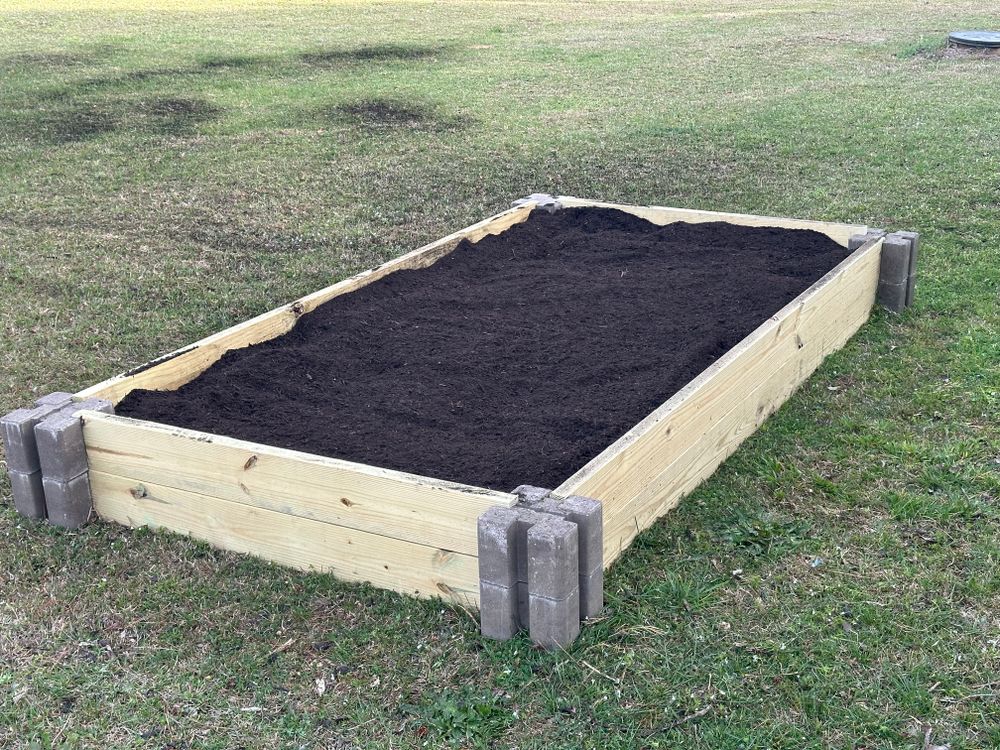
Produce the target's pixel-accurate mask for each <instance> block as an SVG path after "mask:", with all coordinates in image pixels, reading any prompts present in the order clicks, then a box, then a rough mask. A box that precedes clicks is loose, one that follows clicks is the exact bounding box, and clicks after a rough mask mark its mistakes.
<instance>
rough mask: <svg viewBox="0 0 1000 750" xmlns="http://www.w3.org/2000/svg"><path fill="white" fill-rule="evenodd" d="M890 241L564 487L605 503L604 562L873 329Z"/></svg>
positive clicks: (865, 250)
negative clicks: (835, 355)
mask: <svg viewBox="0 0 1000 750" xmlns="http://www.w3.org/2000/svg"><path fill="white" fill-rule="evenodd" d="M881 247H882V241H881V240H874V241H872V242H869V243H868V244H866V245H865V246H863V247H861V248H859V249H858V250H857V251H856V252H854V253H852V254H851V256H849V257H848V258H847V259H845V260H844V261H843V262H842V263H840V264H839V265H838V266H837V267H836V268H835V269H833V270H832V271H831V272H830V273H828V274H827V275H825V276H824V277H823V278H822V279H820V280H819V281H818V282H816V283H815V284H814V285H813V286H811V287H810V288H809V289H808V290H806V291H805V292H804V293H803V294H801V295H800V296H799V297H797V298H796V299H795V300H793V301H792V302H791V303H790V304H788V305H787V306H785V307H784V308H783V309H782V310H780V311H779V312H778V313H777V314H775V315H774V316H773V317H772V318H770V319H769V320H767V321H766V322H765V323H763V324H762V325H761V326H760V327H759V328H757V330H755V331H754V332H753V333H751V334H750V335H749V336H747V338H746V339H744V340H743V341H742V342H741V343H740V344H738V345H737V346H736V347H734V348H733V349H731V350H730V351H729V352H727V353H726V354H725V355H724V356H723V357H722V358H720V359H719V360H718V361H717V362H715V363H714V364H713V365H712V366H711V367H709V368H708V369H707V370H705V371H704V372H703V373H702V374H701V375H699V376H698V377H697V378H695V379H694V380H693V381H692V382H691V383H690V384H688V385H687V386H686V387H685V388H683V389H682V390H681V391H679V392H678V393H677V394H675V395H674V396H673V397H672V398H670V399H669V400H668V401H667V402H666V403H664V404H663V405H662V406H660V407H659V408H658V409H656V411H654V412H653V413H652V414H650V415H649V416H648V417H647V418H646V419H644V420H643V421H642V422H640V423H639V424H638V425H637V426H636V427H634V428H633V429H632V430H630V431H629V432H628V433H626V434H625V435H624V436H622V437H621V438H620V439H619V440H618V441H616V442H615V443H614V444H613V445H612V446H610V447H609V448H608V449H607V450H605V451H604V452H602V453H601V454H600V455H599V456H597V457H596V458H594V459H593V460H592V461H591V462H589V463H588V464H587V466H585V467H584V468H583V469H581V470H580V471H578V472H577V473H576V474H574V475H573V476H572V477H570V479H568V480H567V481H566V482H564V483H563V484H562V485H560V487H558V488H557V490H556V492H558V493H561V494H579V495H586V496H588V497H594V498H597V499H599V500H601V501H602V502H603V503H604V519H605V528H604V546H605V551H604V556H605V561H606V563H607V564H610V562H612V561H613V560H614V559H616V558H617V557H618V556H619V555H620V554H621V552H622V551H623V550H624V549H625V548H626V547H627V546H628V545H629V544H630V543H631V541H632V539H633V538H634V537H635V536H636V535H638V533H639V532H640V531H642V530H643V529H645V528H647V527H648V526H650V525H651V524H652V523H653V522H654V521H655V520H656V519H657V518H659V517H660V516H661V515H662V514H663V513H665V512H666V511H668V510H669V509H670V508H672V507H673V506H674V505H676V504H677V503H678V502H679V501H680V499H681V498H682V497H683V496H684V494H685V493H687V492H690V491H691V490H692V489H693V488H694V487H696V486H697V485H698V484H699V483H700V482H701V481H703V480H704V479H706V478H707V477H708V476H710V475H711V474H712V472H713V471H715V469H716V467H718V465H719V464H720V463H722V461H724V460H725V459H726V458H727V457H728V456H729V455H731V454H732V452H733V451H735V450H736V448H737V447H738V446H739V444H740V443H741V442H742V441H743V440H745V439H746V438H747V437H748V436H749V435H751V434H752V433H753V431H754V430H755V429H756V428H757V427H758V426H759V425H760V423H761V422H763V421H764V419H766V418H767V416H768V415H770V414H771V413H773V412H774V411H775V410H776V409H777V408H778V407H779V406H780V405H781V404H782V403H783V402H784V401H785V400H786V399H787V398H788V397H789V396H790V395H791V394H792V393H793V392H794V391H795V389H796V388H797V387H798V386H799V385H800V384H801V383H802V382H803V381H804V380H805V379H806V378H807V377H808V376H809V375H810V374H811V373H812V372H813V371H814V370H815V369H816V367H818V366H819V364H820V363H821V362H822V361H823V359H824V358H825V357H826V356H827V355H828V354H830V353H831V352H833V351H836V350H837V349H839V348H840V347H841V346H843V344H844V342H846V341H847V339H848V338H850V337H851V335H853V333H854V332H855V331H856V330H857V329H858V328H859V327H860V326H861V324H862V323H864V321H865V320H867V318H868V315H869V313H870V311H871V308H872V305H873V303H874V300H875V292H876V288H877V286H878V273H879V260H880V254H881Z"/></svg>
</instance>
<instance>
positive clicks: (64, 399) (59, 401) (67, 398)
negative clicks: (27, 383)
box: [35, 391, 73, 407]
mask: <svg viewBox="0 0 1000 750" xmlns="http://www.w3.org/2000/svg"><path fill="white" fill-rule="evenodd" d="M72 400H73V394H72V393H66V392H65V391H53V392H52V393H47V394H45V395H44V396H42V397H41V398H39V399H36V400H35V406H60V407H61V406H67V405H68V404H69V403H70V402H71V401H72Z"/></svg>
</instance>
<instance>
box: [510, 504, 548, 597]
mask: <svg viewBox="0 0 1000 750" xmlns="http://www.w3.org/2000/svg"><path fill="white" fill-rule="evenodd" d="M548 518H551V516H549V515H546V514H545V513H538V512H536V511H534V510H531V509H529V508H518V509H517V532H516V537H515V542H514V557H515V559H516V562H517V580H519V581H523V582H524V583H527V582H528V529H530V528H531V527H532V526H534V525H535V524H536V523H541V522H542V521H545V520H546V519H548Z"/></svg>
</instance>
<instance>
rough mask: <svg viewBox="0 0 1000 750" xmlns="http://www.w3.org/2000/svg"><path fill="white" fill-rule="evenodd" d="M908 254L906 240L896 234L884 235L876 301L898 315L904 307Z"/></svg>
mask: <svg viewBox="0 0 1000 750" xmlns="http://www.w3.org/2000/svg"><path fill="white" fill-rule="evenodd" d="M910 252H911V243H910V241H909V240H908V239H906V238H905V237H903V236H901V235H900V234H899V233H898V232H897V233H893V234H887V235H886V237H885V240H884V241H883V243H882V260H881V265H880V266H879V278H878V293H877V295H876V299H877V300H878V303H879V304H880V305H882V306H883V307H884V308H886V309H887V310H889V311H890V312H894V313H899V312H902V311H903V309H904V308H905V307H906V294H907V288H908V285H909V275H910Z"/></svg>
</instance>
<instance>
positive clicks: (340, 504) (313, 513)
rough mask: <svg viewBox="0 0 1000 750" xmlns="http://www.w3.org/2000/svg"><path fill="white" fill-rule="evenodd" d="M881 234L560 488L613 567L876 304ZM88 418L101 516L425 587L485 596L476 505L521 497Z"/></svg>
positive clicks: (298, 309)
mask: <svg viewBox="0 0 1000 750" xmlns="http://www.w3.org/2000/svg"><path fill="white" fill-rule="evenodd" d="M558 200H559V201H560V202H561V203H562V205H564V206H567V207H576V206H606V207H612V208H617V209H620V210H623V211H627V212H629V213H632V214H635V215H637V216H641V217H643V218H646V219H649V220H650V221H653V222H654V223H657V224H667V223H670V222H675V221H687V222H704V221H728V222H730V223H734V224H742V225H747V226H775V227H787V228H796V229H813V230H816V231H819V232H822V233H824V234H826V235H828V236H829V237H831V238H832V239H834V240H835V241H836V242H838V243H840V244H841V245H844V246H847V245H848V240H849V238H850V237H852V236H853V235H856V234H864V233H865V232H867V229H868V228H867V227H865V226H860V225H849V224H835V223H827V222H816V221H806V220H798V219H778V218H770V217H762V216H751V215H746V214H727V213H716V212H710V211H691V210H686V209H676V208H664V207H656V206H627V205H618V204H610V203H600V202H597V201H588V200H583V199H579V198H572V197H567V196H562V197H560V198H559V199H558ZM532 207H533V204H530V203H529V204H527V205H523V206H519V207H517V208H513V209H511V210H508V211H504V212H502V213H500V214H497V215H496V216H493V217H491V218H489V219H486V220H484V221H481V222H479V223H477V224H474V225H472V226H470V227H468V228H466V229H463V230H461V231H459V232H455V233H454V234H451V235H449V236H447V237H445V238H443V239H441V240H438V241H436V242H432V243H430V244H429V245H425V246H424V247H421V248H419V249H418V250H414V251H413V252H411V253H408V254H406V255H403V256H401V257H399V258H396V259H395V260H391V261H389V262H387V263H385V264H383V265H381V266H379V267H378V268H375V269H373V270H370V271H365V272H363V273H361V274H358V275H356V276H353V277H351V278H349V279H346V280H344V281H341V282H339V283H337V284H334V285H332V286H330V287H327V288H326V289H323V290H320V291H318V292H316V293H314V294H310V295H308V296H306V297H303V298H301V299H299V300H297V301H295V302H293V303H291V304H288V305H285V306H283V307H280V308H277V309H275V310H272V311H270V312H267V313H264V314H263V315H260V316H258V317H256V318H253V319H252V320H249V321H246V322H244V323H241V324H239V325H236V326H233V327H232V328H229V329H226V330H224V331H222V332H220V333H217V334H214V335H212V336H209V337H207V338H205V339H202V340H201V341H199V342H197V343H195V344H193V345H191V346H189V347H185V348H183V349H180V350H178V351H176V352H173V353H172V354H169V355H167V356H165V357H162V358H160V359H159V360H155V361H154V362H152V363H150V364H148V365H146V366H144V367H141V368H138V369H137V370H135V371H132V372H131V373H126V374H123V375H119V376H117V377H114V378H111V379H110V380H107V381H104V382H103V383H99V384H98V385H95V386H93V387H91V388H87V389H85V390H83V391H81V392H80V393H78V394H76V395H75V398H77V399H83V398H90V397H100V398H104V399H108V400H110V401H112V402H113V403H117V402H118V401H120V400H121V399H122V398H123V397H124V396H125V395H127V394H128V393H129V392H130V391H131V390H133V389H135V388H146V389H161V390H162V389H173V388H177V387H179V386H180V385H182V384H184V383H186V382H188V381H190V380H191V379H193V378H194V377H196V376H197V375H199V374H200V373H201V372H203V371H204V370H205V369H207V368H208V367H210V366H211V365H212V364H213V363H214V362H215V361H217V360H218V359H219V357H220V356H222V354H223V353H224V352H226V351H228V350H230V349H234V348H239V347H244V346H248V345H251V344H254V343H258V342H261V341H265V340H267V339H271V338H273V337H275V336H278V335H281V334H282V333H285V332H286V331H288V330H289V329H291V328H292V326H294V325H295V323H296V321H297V320H298V318H299V317H300V316H301V315H303V314H305V313H307V312H309V311H311V310H313V309H315V308H316V307H317V306H318V305H321V304H322V303H324V302H326V301H327V300H329V299H332V298H333V297H336V296H338V295H340V294H345V293H347V292H350V291H353V290H354V289H357V288H359V287H361V286H364V285H365V284H368V283H370V282H372V281H374V280H376V279H378V278H381V277H383V276H385V275H386V274H389V273H392V272H394V271H397V270H400V269H407V268H421V267H425V266H428V265H430V264H432V263H434V262H435V261H436V260H437V259H439V258H441V257H443V256H444V255H446V254H447V253H449V252H451V250H452V249H454V248H455V246H456V245H457V244H458V243H459V242H460V241H461V240H462V239H469V240H471V241H477V240H478V239H480V238H482V237H484V236H486V235H487V234H497V233H499V232H502V231H504V230H505V229H507V228H509V227H510V226H512V225H514V224H516V223H519V222H521V221H524V220H525V219H526V218H527V216H528V214H529V213H530V211H531V209H532ZM881 246H882V239H881V238H879V237H873V238H872V239H870V240H869V241H867V242H866V243H865V244H863V245H862V246H861V247H860V248H859V249H857V250H856V251H854V252H853V253H852V254H851V255H850V256H849V257H848V258H847V259H846V260H844V261H843V262H842V263H840V264H839V265H838V266H837V267H836V268H834V269H833V270H831V271H830V272H829V273H828V274H826V275H825V276H824V277H823V278H822V279H820V280H819V281H817V282H816V283H815V284H813V285H812V286H811V287H810V288H809V289H807V290H806V291H805V292H803V293H802V294H801V295H799V296H798V297H797V298H796V299H795V300H793V301H792V302H791V303H789V304H788V305H786V306H785V307H784V308H783V309H782V310H780V311H779V312H778V313H776V314H775V315H774V316H772V317H771V318H770V319H768V320H766V321H764V322H763V323H762V324H761V325H760V326H759V327H758V328H757V329H756V330H755V331H754V332H753V333H751V334H750V335H749V336H747V337H746V338H745V339H744V340H743V341H742V342H740V343H739V344H738V345H737V346H736V347H734V348H733V349H732V350H730V351H729V352H728V353H727V354H726V355H724V356H723V357H722V358H721V359H719V360H718V361H716V362H715V363H714V364H713V365H712V366H711V367H709V368H708V369H706V370H705V371H704V372H702V373H701V374H700V375H699V376H698V377H697V378H695V379H694V380H693V381H692V382H691V383H689V384H688V385H687V386H686V387H685V388H683V389H682V390H681V391H680V392H678V393H677V394H676V395H674V396H673V397H672V398H671V399H669V400H668V401H667V402H666V403H664V404H663V405H662V406H660V407H659V408H658V409H656V410H655V411H654V412H653V413H652V414H650V415H649V416H648V417H646V418H645V419H644V420H643V421H641V422H640V423H639V424H637V425H636V426H635V427H633V428H632V429H631V430H629V431H628V432H627V433H626V434H625V435H623V436H622V437H621V438H620V439H619V440H617V441H616V442H615V443H613V444H612V445H611V446H609V447H608V448H607V449H606V450H605V451H604V452H602V453H601V454H600V455H598V456H597V457H595V458H594V459H593V460H592V461H590V462H589V463H588V464H587V465H586V466H584V467H582V468H581V469H580V470H579V471H577V472H576V473H575V474H573V476H571V477H569V478H568V479H567V480H566V481H565V482H563V484H562V485H560V486H559V487H558V488H556V490H555V491H556V493H557V494H579V495H585V496H588V497H592V498H595V499H597V500H600V501H601V502H602V503H603V506H604V507H603V511H604V560H605V564H606V565H608V564H610V563H611V562H613V561H614V560H615V559H616V558H617V557H618V556H619V555H620V554H621V553H622V552H623V551H624V550H625V549H626V548H627V547H628V545H629V543H630V542H631V541H632V539H634V537H635V536H636V535H637V534H638V533H639V532H640V531H642V530H643V529H645V528H647V527H648V526H649V525H650V524H652V523H653V522H654V521H655V520H656V519H657V518H659V517H660V516H661V515H663V514H664V513H665V512H667V511H668V510H669V509H670V508H672V507H674V506H675V505H676V504H677V503H678V502H679V501H680V499H681V498H682V497H683V496H684V494H686V493H688V492H690V491H691V490H692V489H693V488H694V487H696V486H697V485H698V484H699V483H700V482H701V481H702V480H703V479H705V478H706V477H708V476H709V475H711V473H712V472H713V471H714V470H715V468H716V467H717V466H718V465H719V464H720V463H721V462H722V461H723V460H725V458H726V457H727V456H729V455H730V454H731V453H732V452H733V451H734V450H735V449H736V447H737V446H738V445H739V444H740V443H741V442H742V441H743V440H744V439H745V438H746V437H747V436H748V435H750V434H751V433H752V432H753V431H754V430H755V429H756V427H757V426H758V425H760V423H761V422H763V420H764V419H766V418H767V416H768V415H770V414H771V413H773V412H774V411H775V410H776V409H777V408H778V407H779V406H780V405H781V404H782V403H783V402H784V401H785V400H786V399H787V398H788V397H789V396H790V395H791V394H792V393H793V392H794V391H795V389H796V388H797V387H798V386H799V385H800V384H801V383H802V381H803V380H805V378H807V377H808V376H809V374H810V373H812V372H813V370H815V369H816V367H818V366H819V364H820V363H821V362H822V361H823V359H824V358H825V357H826V356H827V355H828V354H830V353H831V352H833V351H835V350H837V349H839V348H840V347H841V346H843V344H844V343H845V342H846V341H847V340H848V339H849V338H850V337H851V335H853V334H854V332H855V331H856V330H857V329H858V328H859V327H860V326H861V325H862V324H863V323H864V322H865V320H866V319H867V318H868V315H869V312H870V310H871V308H872V305H873V303H874V301H875V295H876V289H877V286H878V280H879V265H880V251H881ZM83 420H84V430H83V432H84V441H85V444H86V450H87V457H88V462H89V466H90V480H91V490H92V496H93V502H94V508H95V510H96V512H97V514H98V515H99V516H100V517H102V518H105V519H108V520H112V521H116V522H118V523H122V524H126V525H129V526H151V527H158V528H165V529H170V530H173V531H178V532H181V533H184V534H189V535H191V536H192V537H196V538H199V539H203V540H206V541H208V542H209V543H211V544H213V545H216V546H218V547H222V548H225V549H232V550H236V551H239V552H246V553H251V554H255V555H258V556H260V557H264V558H266V559H269V560H273V561H276V562H279V563H282V564H285V565H289V566H293V567H296V568H300V569H316V570H323V571H330V572H332V573H334V574H335V575H337V576H338V577H340V578H343V579H345V580H350V581H368V582H370V583H372V584H374V585H376V586H379V587H383V588H387V589H392V590H394V591H399V592H402V593H406V594H410V595H415V596H421V597H434V596H439V597H443V598H445V599H448V600H452V601H456V602H460V603H463V604H470V605H473V606H475V605H478V601H479V578H478V566H477V543H476V523H477V519H478V518H479V516H480V515H481V514H483V513H484V512H485V511H486V510H488V509H489V508H493V507H498V506H499V507H506V508H510V507H513V506H514V505H515V504H517V501H518V498H517V496H515V495H513V494H511V493H505V492H496V491H493V490H487V489H483V488H478V487H471V486H466V485H461V484H456V483H452V482H445V481H440V480H436V479H430V478H426V477H419V476H415V475H412V474H406V473H403V472H398V471H391V470H388V469H381V468H377V467H371V466H364V465H362V464H357V463H352V462H349V461H342V460H338V459H332V458H325V457H321V456H315V455H310V454H306V453H300V452H297V451H290V450H284V449H280V448H275V447H271V446H266V445H260V444H256V443H251V442H246V441H241V440H235V439H232V438H227V437H221V436H217V435H210V434H207V433H202V432H195V431H192V430H186V429H181V428H177V427H170V426H166V425H160V424H155V423H151V422H145V421H141V420H135V419H129V418H124V417H118V416H113V415H108V414H100V413H97V412H83Z"/></svg>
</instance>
